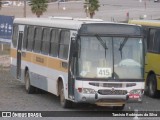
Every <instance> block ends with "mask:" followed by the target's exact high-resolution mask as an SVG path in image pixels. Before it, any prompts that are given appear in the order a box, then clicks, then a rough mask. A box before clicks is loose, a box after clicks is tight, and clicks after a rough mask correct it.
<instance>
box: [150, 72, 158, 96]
mask: <svg viewBox="0 0 160 120" xmlns="http://www.w3.org/2000/svg"><path fill="white" fill-rule="evenodd" d="M148 95H149V96H150V97H152V98H156V97H158V91H157V79H156V76H155V75H154V74H151V75H150V76H149V78H148Z"/></svg>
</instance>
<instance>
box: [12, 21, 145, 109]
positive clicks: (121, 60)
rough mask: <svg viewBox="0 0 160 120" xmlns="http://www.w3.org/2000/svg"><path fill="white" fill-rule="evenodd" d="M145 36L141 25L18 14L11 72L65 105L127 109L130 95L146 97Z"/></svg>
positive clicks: (30, 89) (28, 88)
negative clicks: (52, 95)
mask: <svg viewBox="0 0 160 120" xmlns="http://www.w3.org/2000/svg"><path fill="white" fill-rule="evenodd" d="M143 38H144V36H143V31H142V29H141V27H140V26H137V25H128V24H120V23H109V22H103V21H100V20H90V21H89V20H82V19H68V20H67V19H62V18H61V19H55V18H53V19H36V18H35V19H29V18H26V19H24V18H16V19H15V20H14V26H13V38H12V44H11V71H12V73H13V75H14V76H15V77H16V78H17V79H18V80H20V81H22V82H24V83H25V88H26V91H27V92H28V93H34V92H35V89H36V88H40V89H42V90H45V91H48V92H50V93H53V94H55V95H57V96H60V103H61V105H62V106H63V107H71V105H72V103H74V102H75V103H91V104H96V105H99V106H113V108H115V109H123V108H124V106H125V103H126V101H127V100H128V99H131V100H136V101H141V100H142V95H143V89H144V76H143V73H144V39H143Z"/></svg>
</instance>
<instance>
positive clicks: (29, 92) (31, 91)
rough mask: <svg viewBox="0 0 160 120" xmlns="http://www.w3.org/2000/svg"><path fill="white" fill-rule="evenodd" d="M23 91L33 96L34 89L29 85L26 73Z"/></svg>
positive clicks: (27, 73)
mask: <svg viewBox="0 0 160 120" xmlns="http://www.w3.org/2000/svg"><path fill="white" fill-rule="evenodd" d="M25 89H26V92H27V93H28V94H33V93H35V92H36V88H35V87H33V86H32V85H31V84H30V78H29V72H28V71H26V74H25Z"/></svg>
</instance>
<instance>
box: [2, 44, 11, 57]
mask: <svg viewBox="0 0 160 120" xmlns="http://www.w3.org/2000/svg"><path fill="white" fill-rule="evenodd" d="M2 46H3V47H2ZM2 49H3V50H2ZM9 54H10V44H9V43H0V56H1V55H9Z"/></svg>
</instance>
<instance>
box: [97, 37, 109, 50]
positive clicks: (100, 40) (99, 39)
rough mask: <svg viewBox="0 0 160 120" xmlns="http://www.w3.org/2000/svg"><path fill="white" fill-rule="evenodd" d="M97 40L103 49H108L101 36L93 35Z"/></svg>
mask: <svg viewBox="0 0 160 120" xmlns="http://www.w3.org/2000/svg"><path fill="white" fill-rule="evenodd" d="M95 36H96V38H97V40H98V41H99V42H100V43H101V45H102V46H103V48H104V49H108V47H107V45H106V43H105V42H104V40H102V38H101V37H100V36H99V35H95Z"/></svg>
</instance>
